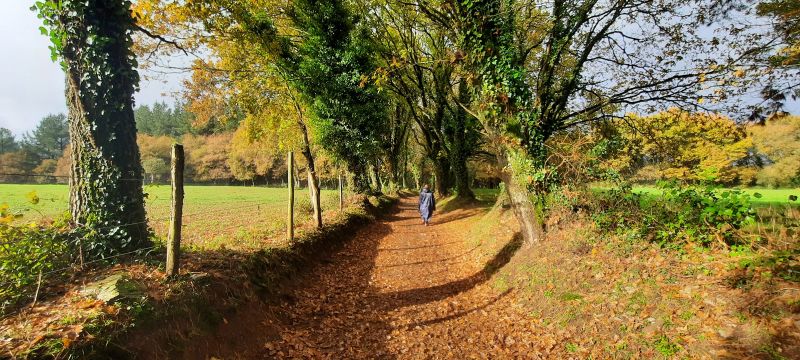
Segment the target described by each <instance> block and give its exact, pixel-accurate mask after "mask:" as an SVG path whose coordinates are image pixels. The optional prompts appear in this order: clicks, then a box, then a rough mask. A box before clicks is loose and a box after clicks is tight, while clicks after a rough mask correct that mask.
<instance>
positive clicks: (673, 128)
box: [595, 108, 755, 185]
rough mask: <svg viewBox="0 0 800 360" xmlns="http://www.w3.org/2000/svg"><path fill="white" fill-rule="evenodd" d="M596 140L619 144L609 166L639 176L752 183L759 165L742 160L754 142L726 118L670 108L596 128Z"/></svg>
mask: <svg viewBox="0 0 800 360" xmlns="http://www.w3.org/2000/svg"><path fill="white" fill-rule="evenodd" d="M596 131H597V132H598V133H599V135H598V136H595V139H596V140H597V141H609V142H612V143H615V144H619V146H618V147H617V149H616V150H615V151H612V152H613V155H611V156H609V157H608V158H606V159H603V164H602V166H604V167H605V168H608V169H614V170H615V171H616V172H618V173H619V174H621V175H622V176H623V177H624V178H632V179H634V180H641V181H655V180H659V179H671V180H677V181H685V182H715V183H720V184H728V185H733V184H741V183H744V184H748V183H749V182H750V181H751V180H752V178H753V175H754V172H755V171H754V170H755V168H754V167H752V166H746V165H743V164H744V163H745V162H746V160H747V158H748V157H749V156H750V151H751V149H752V147H753V141H752V140H751V139H750V138H749V137H747V133H746V132H745V129H744V128H743V127H741V126H738V125H736V124H735V123H734V122H733V120H731V119H730V118H728V117H725V116H721V115H718V114H711V113H689V112H686V111H681V110H679V109H675V108H673V109H670V110H668V111H664V112H661V113H657V114H653V115H650V116H638V115H634V114H629V115H628V116H626V118H625V119H624V120H614V121H612V122H611V123H609V124H604V126H602V127H598V129H597V130H596Z"/></svg>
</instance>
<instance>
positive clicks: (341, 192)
mask: <svg viewBox="0 0 800 360" xmlns="http://www.w3.org/2000/svg"><path fill="white" fill-rule="evenodd" d="M339 210H344V180H342V171H341V170H339Z"/></svg>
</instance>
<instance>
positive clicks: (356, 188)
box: [347, 161, 370, 194]
mask: <svg viewBox="0 0 800 360" xmlns="http://www.w3.org/2000/svg"><path fill="white" fill-rule="evenodd" d="M347 170H348V171H349V172H350V173H352V174H353V184H352V189H353V192H354V193H356V194H369V193H370V187H369V174H368V173H367V164H366V163H365V162H364V161H351V162H348V164H347Z"/></svg>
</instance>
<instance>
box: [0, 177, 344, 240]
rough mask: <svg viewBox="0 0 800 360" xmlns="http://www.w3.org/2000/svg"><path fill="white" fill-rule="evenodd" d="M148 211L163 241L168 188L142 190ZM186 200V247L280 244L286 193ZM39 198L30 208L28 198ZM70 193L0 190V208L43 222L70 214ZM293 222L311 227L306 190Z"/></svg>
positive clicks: (196, 189) (44, 188)
mask: <svg viewBox="0 0 800 360" xmlns="http://www.w3.org/2000/svg"><path fill="white" fill-rule="evenodd" d="M144 191H145V193H147V198H146V207H147V215H148V219H149V222H150V226H151V227H152V228H153V230H154V231H155V233H156V235H158V236H160V237H164V236H165V235H166V231H167V225H168V223H169V213H170V187H169V186H168V185H148V186H145V189H144ZM185 192H186V195H185V199H184V210H183V213H184V220H183V221H184V230H183V232H184V236H183V239H184V243H185V244H187V245H189V246H190V247H199V248H219V247H222V246H226V247H245V248H249V247H252V248H258V247H262V246H264V245H265V244H264V243H263V242H264V241H266V240H265V239H268V238H281V239H282V236H274V235H281V234H282V232H283V231H284V229H285V226H286V217H287V216H286V212H287V210H286V209H287V207H288V194H287V191H286V189H284V188H265V187H243V186H186V188H185ZM31 193H35V194H36V196H38V197H39V202H38V204H31V202H30V201H29V194H31ZM68 199H69V190H68V188H67V186H66V185H49V184H48V185H40V184H30V185H27V184H25V185H24V184H0V204H3V203H6V204H8V205H9V208H10V210H11V211H12V212H16V213H21V214H23V215H24V216H23V218H22V219H21V221H24V222H33V221H36V222H38V221H45V220H47V219H52V218H53V217H57V216H59V215H60V214H64V213H66V212H67V211H68V207H69V200H68ZM295 201H296V203H295V209H296V210H295V221H296V223H297V224H301V225H302V224H307V223H309V222H310V221H311V205H310V200H309V198H308V190H307V189H297V190H296V192H295ZM338 206H339V205H338V195H337V192H336V191H333V190H323V191H322V209H323V213H325V212H326V211H327V212H329V213H332V212H333V211H334V210H336V211H338Z"/></svg>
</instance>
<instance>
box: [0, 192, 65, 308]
mask: <svg viewBox="0 0 800 360" xmlns="http://www.w3.org/2000/svg"><path fill="white" fill-rule="evenodd" d="M19 218H20V215H19V214H13V213H11V212H10V211H9V209H8V206H7V205H4V204H3V205H0V299H2V301H1V302H0V314H3V313H5V312H6V310H7V309H9V308H10V307H13V306H15V305H16V304H18V303H20V302H21V301H24V300H26V299H27V298H29V297H31V296H32V295H33V293H32V292H31V291H29V290H31V288H32V286H34V285H36V283H37V282H38V279H39V274H40V273H47V272H49V271H53V270H54V269H57V268H60V267H63V266H65V265H66V264H67V263H69V258H68V256H67V255H66V254H68V251H67V241H66V240H65V237H66V236H67V232H66V229H67V227H66V222H63V221H62V222H57V223H56V224H54V225H53V226H40V225H37V224H35V223H31V224H27V225H14V224H12V222H17V223H18V222H19Z"/></svg>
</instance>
